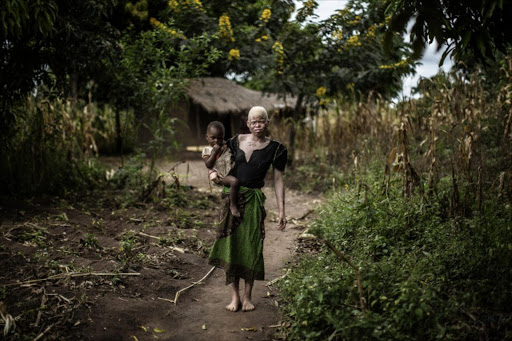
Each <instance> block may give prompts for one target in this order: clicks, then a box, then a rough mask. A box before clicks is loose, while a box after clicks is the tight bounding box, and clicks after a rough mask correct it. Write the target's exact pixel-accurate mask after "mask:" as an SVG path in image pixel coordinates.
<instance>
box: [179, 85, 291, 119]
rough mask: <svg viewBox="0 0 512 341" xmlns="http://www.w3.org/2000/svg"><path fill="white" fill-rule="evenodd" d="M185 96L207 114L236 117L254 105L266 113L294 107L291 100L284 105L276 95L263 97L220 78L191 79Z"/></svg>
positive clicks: (259, 93) (260, 93) (258, 93)
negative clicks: (259, 106) (263, 109)
mask: <svg viewBox="0 0 512 341" xmlns="http://www.w3.org/2000/svg"><path fill="white" fill-rule="evenodd" d="M187 95H188V96H189V98H190V100H191V101H192V102H193V103H195V104H197V105H200V106H201V107H203V108H204V110H206V111H207V112H209V113H217V114H220V115H227V114H234V115H238V114H240V113H241V112H244V111H248V110H249V109H250V108H252V107H253V106H256V105H261V106H262V107H264V108H265V109H267V111H272V110H275V109H280V108H283V107H293V106H294V105H295V100H294V99H292V98H290V99H287V101H286V103H285V101H283V100H282V99H278V98H277V96H276V95H264V94H263V93H262V92H260V91H255V90H250V89H247V88H244V87H243V86H240V85H238V84H236V83H235V82H234V81H231V80H229V79H225V78H221V77H210V78H196V79H191V80H190V83H189V86H188V88H187Z"/></svg>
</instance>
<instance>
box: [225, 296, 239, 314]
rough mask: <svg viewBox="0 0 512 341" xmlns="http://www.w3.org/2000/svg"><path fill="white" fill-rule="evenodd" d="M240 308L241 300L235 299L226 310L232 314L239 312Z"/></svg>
mask: <svg viewBox="0 0 512 341" xmlns="http://www.w3.org/2000/svg"><path fill="white" fill-rule="evenodd" d="M238 308H240V298H238V299H235V298H233V300H232V301H231V303H230V304H228V305H227V306H226V309H227V310H229V311H232V312H235V311H238Z"/></svg>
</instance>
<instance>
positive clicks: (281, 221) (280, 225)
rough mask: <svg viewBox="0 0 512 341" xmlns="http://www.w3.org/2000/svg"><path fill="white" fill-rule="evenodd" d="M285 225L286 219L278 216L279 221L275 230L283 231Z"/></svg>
mask: <svg viewBox="0 0 512 341" xmlns="http://www.w3.org/2000/svg"><path fill="white" fill-rule="evenodd" d="M286 223H287V221H286V217H285V216H284V215H282V216H279V221H278V222H277V229H278V230H284V228H285V227H286Z"/></svg>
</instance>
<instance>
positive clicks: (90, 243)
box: [80, 233, 101, 249]
mask: <svg viewBox="0 0 512 341" xmlns="http://www.w3.org/2000/svg"><path fill="white" fill-rule="evenodd" d="M80 244H82V245H83V246H85V247H88V248H91V249H100V248H101V247H100V245H99V243H98V238H96V237H95V236H94V235H93V234H92V233H86V234H85V235H84V237H83V238H81V239H80Z"/></svg>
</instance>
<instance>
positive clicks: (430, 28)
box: [385, 0, 512, 64]
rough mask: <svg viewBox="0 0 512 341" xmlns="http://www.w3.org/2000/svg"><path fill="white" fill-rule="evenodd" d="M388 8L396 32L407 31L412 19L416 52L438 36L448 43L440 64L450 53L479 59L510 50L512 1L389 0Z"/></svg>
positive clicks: (456, 56) (481, 60)
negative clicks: (508, 18) (509, 16)
mask: <svg viewBox="0 0 512 341" xmlns="http://www.w3.org/2000/svg"><path fill="white" fill-rule="evenodd" d="M385 4H386V6H387V9H386V12H387V13H388V14H389V15H391V16H392V19H391V25H390V28H391V30H390V32H389V33H388V40H389V38H390V37H391V35H392V32H403V31H404V30H405V28H406V27H407V25H408V24H409V22H410V21H411V20H413V21H414V24H413V26H412V29H411V33H410V36H411V40H412V45H413V48H414V52H415V55H416V56H420V55H421V53H422V52H423V49H424V47H425V46H426V44H427V42H428V43H431V42H432V41H433V40H434V39H435V40H436V41H437V42H438V44H439V46H440V47H441V46H443V45H447V46H448V48H447V49H446V51H445V52H444V54H443V58H442V59H441V62H440V64H442V63H443V62H444V58H445V57H446V56H448V55H449V54H450V53H452V54H453V56H454V57H455V59H456V60H461V59H464V58H468V55H471V56H473V57H474V58H475V59H476V60H477V61H478V62H484V63H486V62H487V60H488V59H495V57H496V54H497V52H501V53H506V51H507V48H508V47H510V44H511V43H512V25H510V23H508V24H507V17H508V15H510V13H512V1H510V0H489V1H477V0H471V1H455V0H432V1H424V0H387V1H386V2H385Z"/></svg>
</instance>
